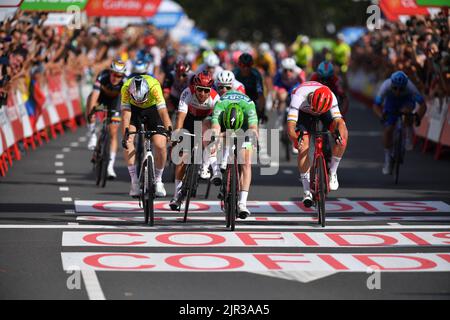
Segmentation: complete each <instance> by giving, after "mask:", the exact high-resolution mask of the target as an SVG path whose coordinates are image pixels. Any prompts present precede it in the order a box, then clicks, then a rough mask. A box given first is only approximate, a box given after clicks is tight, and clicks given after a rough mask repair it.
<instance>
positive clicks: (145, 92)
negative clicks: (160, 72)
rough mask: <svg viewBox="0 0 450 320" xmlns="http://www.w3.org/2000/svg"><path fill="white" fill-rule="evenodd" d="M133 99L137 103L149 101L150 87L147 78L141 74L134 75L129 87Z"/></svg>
mask: <svg viewBox="0 0 450 320" xmlns="http://www.w3.org/2000/svg"><path fill="white" fill-rule="evenodd" d="M128 92H129V93H130V96H131V99H132V100H133V101H134V102H135V103H136V104H143V103H145V102H147V101H148V98H149V93H150V88H149V86H148V83H147V80H145V79H144V78H143V77H141V76H137V77H134V78H133V79H132V80H131V83H130V87H129V88H128Z"/></svg>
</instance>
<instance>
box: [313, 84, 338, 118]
mask: <svg viewBox="0 0 450 320" xmlns="http://www.w3.org/2000/svg"><path fill="white" fill-rule="evenodd" d="M332 105H333V93H332V92H331V90H330V89H329V88H328V87H327V86H322V87H320V88H319V89H316V91H314V93H313V95H312V99H311V110H312V111H313V112H315V113H319V114H323V113H325V112H327V111H329V110H330V109H331V107H332Z"/></svg>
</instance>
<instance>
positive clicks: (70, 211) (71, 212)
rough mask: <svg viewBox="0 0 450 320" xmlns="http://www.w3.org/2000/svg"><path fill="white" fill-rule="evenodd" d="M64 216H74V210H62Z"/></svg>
mask: <svg viewBox="0 0 450 320" xmlns="http://www.w3.org/2000/svg"><path fill="white" fill-rule="evenodd" d="M64 214H75V210H72V209H66V210H64Z"/></svg>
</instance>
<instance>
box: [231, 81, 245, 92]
mask: <svg viewBox="0 0 450 320" xmlns="http://www.w3.org/2000/svg"><path fill="white" fill-rule="evenodd" d="M233 90H235V91H239V92H240V93H243V94H245V86H244V85H243V84H242V83H241V82H239V81H237V80H234V81H233Z"/></svg>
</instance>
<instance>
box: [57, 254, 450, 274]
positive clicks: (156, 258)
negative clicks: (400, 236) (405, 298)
mask: <svg viewBox="0 0 450 320" xmlns="http://www.w3.org/2000/svg"><path fill="white" fill-rule="evenodd" d="M61 259H62V263H63V269H64V270H70V269H69V268H70V267H72V268H74V267H77V268H79V269H80V270H99V271H100V270H101V271H140V272H158V271H159V272H243V271H247V272H248V271H250V272H267V271H284V272H299V271H312V272H314V273H315V272H363V273H366V272H367V270H368V267H370V266H373V265H377V266H378V267H379V268H380V271H382V272H449V271H450V254H449V253H448V252H441V253H401V254H396V253H337V254H336V253H281V252H277V253H273V252H268V253H238V252H227V253H218V252H208V253H196V252H189V253H188V252H184V253H183V252H181V253H180V252H177V253H135V252H133V253H131V252H62V253H61Z"/></svg>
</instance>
